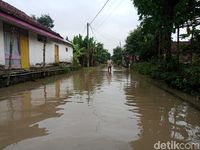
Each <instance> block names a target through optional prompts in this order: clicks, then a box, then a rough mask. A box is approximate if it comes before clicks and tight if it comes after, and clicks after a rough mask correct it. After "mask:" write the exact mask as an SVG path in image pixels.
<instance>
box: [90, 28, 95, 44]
mask: <svg viewBox="0 0 200 150" xmlns="http://www.w3.org/2000/svg"><path fill="white" fill-rule="evenodd" d="M90 29H91V31H92V34H93V35H94V38H95V40H96V41H97V36H96V35H95V33H94V30H93V28H92V26H91V25H90Z"/></svg>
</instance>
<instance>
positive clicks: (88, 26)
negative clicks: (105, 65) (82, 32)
mask: <svg viewBox="0 0 200 150" xmlns="http://www.w3.org/2000/svg"><path fill="white" fill-rule="evenodd" d="M89 29H90V24H89V23H87V67H89V66H90V56H89V34H90V33H89Z"/></svg>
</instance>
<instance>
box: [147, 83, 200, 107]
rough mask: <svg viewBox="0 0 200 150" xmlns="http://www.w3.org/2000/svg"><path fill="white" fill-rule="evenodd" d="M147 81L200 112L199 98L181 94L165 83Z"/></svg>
mask: <svg viewBox="0 0 200 150" xmlns="http://www.w3.org/2000/svg"><path fill="white" fill-rule="evenodd" d="M149 81H150V82H151V83H152V84H153V85H155V86H157V87H159V88H161V89H163V90H164V91H166V92H168V93H170V94H172V95H173V96H176V97H178V98H180V99H181V100H183V101H185V102H187V103H189V104H190V105H191V106H192V107H194V108H196V109H198V110H200V97H198V96H192V95H189V94H186V93H183V92H181V91H179V90H176V89H172V88H170V87H169V86H168V85H167V84H166V83H164V82H161V81H157V80H153V79H150V80H149Z"/></svg>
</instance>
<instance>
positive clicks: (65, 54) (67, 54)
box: [58, 44, 73, 62]
mask: <svg viewBox="0 0 200 150" xmlns="http://www.w3.org/2000/svg"><path fill="white" fill-rule="evenodd" d="M58 45H59V61H60V62H72V58H73V49H72V47H70V46H67V45H64V44H58ZM66 49H68V51H66Z"/></svg>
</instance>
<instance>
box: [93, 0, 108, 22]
mask: <svg viewBox="0 0 200 150" xmlns="http://www.w3.org/2000/svg"><path fill="white" fill-rule="evenodd" d="M108 2H109V0H107V1H106V3H105V4H104V5H103V7H102V8H101V9H100V11H99V12H98V13H97V14H96V16H95V17H94V18H93V19H92V21H91V22H90V24H92V23H93V22H94V20H95V19H96V18H97V17H98V15H99V14H100V13H101V11H102V10H103V9H104V8H105V6H106V5H107V3H108Z"/></svg>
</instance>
